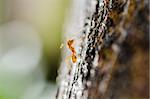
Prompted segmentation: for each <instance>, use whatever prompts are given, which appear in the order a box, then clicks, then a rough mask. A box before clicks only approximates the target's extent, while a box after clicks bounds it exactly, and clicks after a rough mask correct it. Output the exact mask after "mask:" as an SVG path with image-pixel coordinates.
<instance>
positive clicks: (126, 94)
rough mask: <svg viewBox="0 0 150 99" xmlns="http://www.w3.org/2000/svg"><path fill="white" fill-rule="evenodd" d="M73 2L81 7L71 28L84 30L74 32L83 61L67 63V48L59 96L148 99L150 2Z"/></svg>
mask: <svg viewBox="0 0 150 99" xmlns="http://www.w3.org/2000/svg"><path fill="white" fill-rule="evenodd" d="M73 3H75V4H76V5H74V7H75V8H74V9H78V10H73V13H75V14H73V15H77V14H80V15H77V16H76V17H72V20H75V21H72V24H71V23H70V26H68V31H67V32H70V33H72V32H76V31H77V30H79V28H81V30H82V31H81V32H79V33H76V34H73V35H74V36H73V37H74V38H75V43H76V44H75V45H74V47H75V50H76V53H77V54H76V56H77V62H75V63H72V61H69V63H67V64H66V62H65V59H66V56H67V55H68V54H67V53H66V49H64V52H63V53H62V54H65V55H64V56H63V61H62V64H61V67H60V70H59V77H58V82H59V89H58V92H57V95H56V98H57V99H148V94H149V90H148V88H149V82H148V81H149V56H148V53H149V20H150V17H149V2H148V0H75V1H74V2H73ZM77 5H79V6H78V8H77ZM78 22H79V23H78ZM74 23H76V24H74ZM76 25H79V26H76ZM73 28H74V29H73ZM66 35H68V34H66ZM69 38H70V39H72V37H71V36H70V37H69ZM69 54H70V53H69ZM68 65H69V66H68Z"/></svg>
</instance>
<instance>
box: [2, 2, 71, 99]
mask: <svg viewBox="0 0 150 99" xmlns="http://www.w3.org/2000/svg"><path fill="white" fill-rule="evenodd" d="M68 5H69V0H0V99H53V98H54V96H55V92H56V89H57V85H56V81H55V80H56V76H57V68H58V66H59V64H60V45H61V37H62V35H63V34H62V30H63V25H64V19H65V12H66V11H67V9H68V8H69V6H68Z"/></svg>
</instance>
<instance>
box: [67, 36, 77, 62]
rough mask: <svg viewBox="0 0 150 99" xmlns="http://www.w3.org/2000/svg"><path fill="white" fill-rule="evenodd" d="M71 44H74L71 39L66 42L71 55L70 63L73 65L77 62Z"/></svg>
mask: <svg viewBox="0 0 150 99" xmlns="http://www.w3.org/2000/svg"><path fill="white" fill-rule="evenodd" d="M73 43H74V40H73V39H71V40H68V41H67V46H68V48H69V49H70V50H71V52H72V55H71V59H72V62H73V63H75V62H76V61H77V56H76V51H75V48H74V47H73V46H72V45H73Z"/></svg>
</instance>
